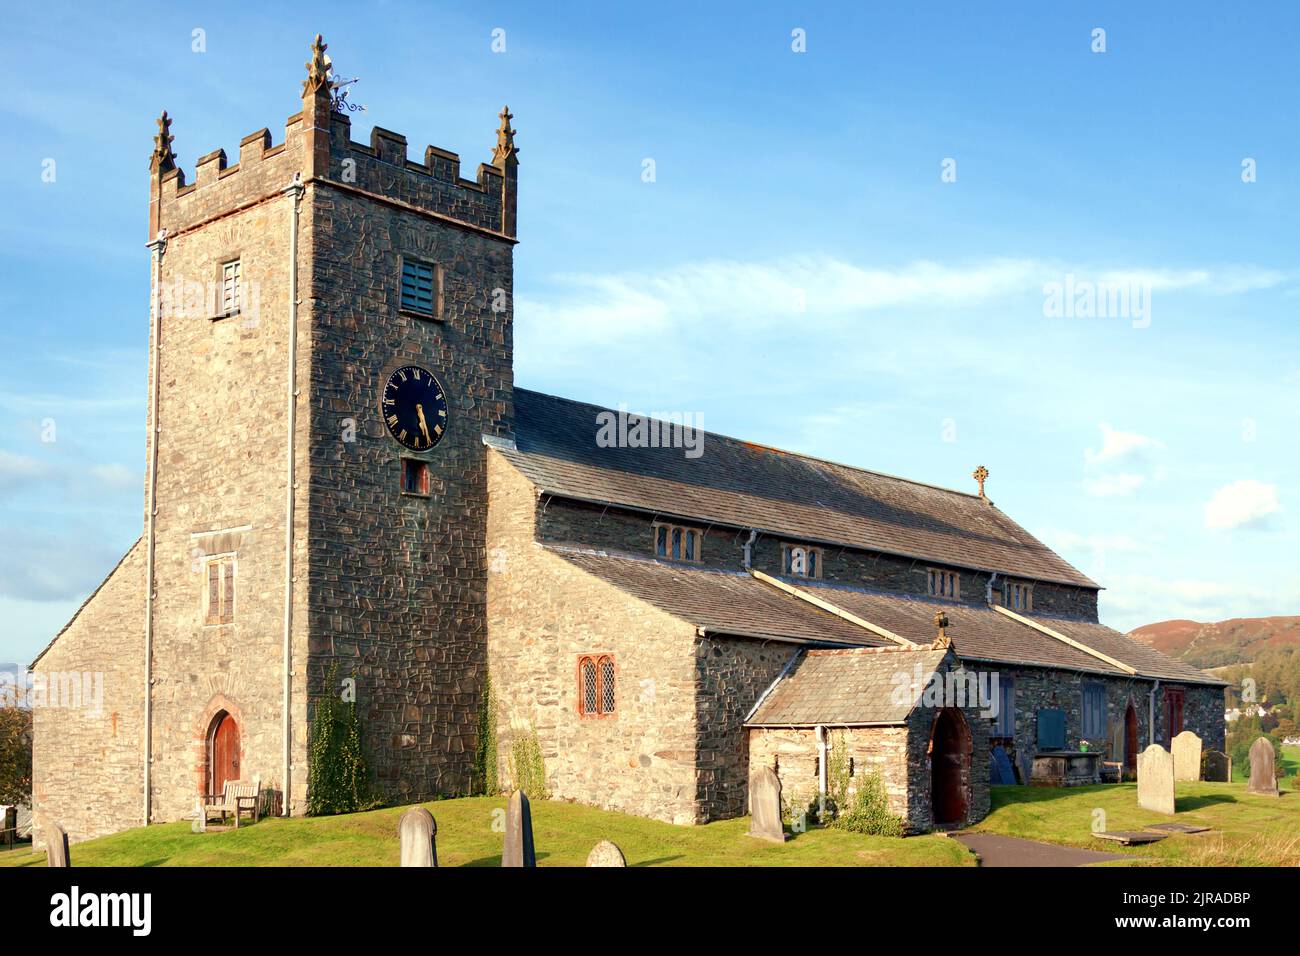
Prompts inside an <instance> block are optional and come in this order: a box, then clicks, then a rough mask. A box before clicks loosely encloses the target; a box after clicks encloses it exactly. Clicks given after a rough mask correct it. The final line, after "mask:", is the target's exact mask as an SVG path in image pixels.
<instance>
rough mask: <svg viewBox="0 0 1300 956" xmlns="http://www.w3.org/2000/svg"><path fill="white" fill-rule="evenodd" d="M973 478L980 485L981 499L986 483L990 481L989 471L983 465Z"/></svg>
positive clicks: (976, 470) (977, 469)
mask: <svg viewBox="0 0 1300 956" xmlns="http://www.w3.org/2000/svg"><path fill="white" fill-rule="evenodd" d="M971 477H972V478H974V479H975V480H976V481H978V482H979V483H980V497H981V498H983V497H984V482H986V481H988V477H989V470H988V469H987V468H985V467H984V466H983V465H980V466H979V467H978V468H976V469H975V471H974V473H973V474H972V475H971Z"/></svg>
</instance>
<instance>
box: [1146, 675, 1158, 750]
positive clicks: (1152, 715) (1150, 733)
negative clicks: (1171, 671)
mask: <svg viewBox="0 0 1300 956" xmlns="http://www.w3.org/2000/svg"><path fill="white" fill-rule="evenodd" d="M1158 690H1160V678H1158V677H1157V678H1156V682H1155V683H1154V684H1152V685H1151V696H1150V697H1149V698H1148V699H1147V745H1148V746H1150V745H1151V744H1153V743H1155V742H1156V691H1158Z"/></svg>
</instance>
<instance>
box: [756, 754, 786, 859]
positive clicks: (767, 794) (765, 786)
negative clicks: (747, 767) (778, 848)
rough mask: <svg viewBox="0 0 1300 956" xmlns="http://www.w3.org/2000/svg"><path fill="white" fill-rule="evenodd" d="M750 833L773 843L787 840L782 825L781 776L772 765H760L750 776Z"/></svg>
mask: <svg viewBox="0 0 1300 956" xmlns="http://www.w3.org/2000/svg"><path fill="white" fill-rule="evenodd" d="M749 835H750V836H752V837H758V838H759V839H760V840H771V841H772V842H773V843H784V842H785V827H783V826H781V778H780V777H778V776H777V775H776V771H775V770H773V769H772V768H771V767H760V768H759V769H758V770H757V771H756V772H755V773H753V774H751V775H750V778H749Z"/></svg>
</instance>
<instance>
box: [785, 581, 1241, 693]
mask: <svg viewBox="0 0 1300 956" xmlns="http://www.w3.org/2000/svg"><path fill="white" fill-rule="evenodd" d="M796 586H797V587H799V588H800V589H801V590H803V591H806V592H808V593H809V594H813V595H816V596H817V597H819V598H822V599H823V600H825V601H829V602H830V603H831V604H834V605H835V606H836V607H838V608H840V609H841V610H844V611H848V612H849V613H850V614H852V615H854V616H855V617H860V618H862V619H863V620H865V621H870V622H871V623H872V624H877V625H879V626H880V627H884V628H887V629H889V630H890V631H893V632H894V633H895V634H897V635H898V636H899V637H905V638H907V639H908V640H910V641H915V642H917V643H923V642H927V643H928V642H929V641H932V640H934V638H935V634H936V632H935V627H934V623H933V622H934V614H935V612H936V611H940V610H942V611H943V612H944V613H945V614H947V615H948V621H949V628H948V637H949V638H950V639H951V640H952V643H953V648H954V649H955V650H956V652H957V656H958V657H960V658H961V659H963V660H969V661H991V662H994V663H1003V664H1027V665H1031V666H1032V665H1037V666H1041V667H1059V668H1068V669H1071V670H1080V671H1090V672H1093V673H1097V674H1106V675H1111V676H1115V677H1127V676H1130V675H1129V674H1128V672H1127V671H1124V670H1122V669H1120V668H1118V667H1115V666H1114V665H1112V664H1108V663H1106V662H1105V661H1103V660H1100V659H1098V658H1096V657H1094V656H1093V655H1091V654H1088V653H1085V652H1084V651H1081V650H1079V649H1078V648H1075V647H1071V646H1070V645H1069V644H1066V643H1064V642H1063V641H1058V640H1057V639H1056V638H1054V637H1051V636H1050V635H1047V634H1044V633H1042V632H1041V631H1038V630H1035V629H1034V628H1032V627H1029V626H1028V625H1025V624H1021V623H1020V622H1019V621H1016V620H1014V619H1012V618H1009V617H1007V616H1006V615H1004V614H1000V613H998V612H997V611H995V610H993V609H992V608H989V607H985V606H976V605H969V604H953V603H951V602H948V601H935V600H931V599H927V598H910V597H902V596H899V595H895V594H885V593H882V592H879V591H870V590H866V589H860V588H851V587H842V586H837V585H832V584H819V583H817V582H812V581H801V582H799V583H798V584H797V585H796ZM1022 617H1025V618H1027V619H1028V620H1031V621H1036V622H1037V623H1039V624H1042V625H1043V626H1045V627H1048V628H1051V629H1052V630H1054V631H1057V632H1058V633H1061V634H1064V635H1065V636H1066V637H1068V638H1071V639H1073V640H1076V641H1078V642H1079V643H1081V644H1086V645H1087V646H1088V647H1091V648H1092V649H1093V650H1096V651H1100V652H1101V653H1102V654H1105V655H1106V656H1108V657H1111V658H1114V659H1115V660H1118V661H1122V662H1123V663H1125V664H1127V665H1128V666H1129V667H1132V668H1134V669H1135V670H1136V671H1137V672H1138V675H1137V676H1139V677H1159V678H1160V679H1162V680H1177V681H1181V682H1187V683H1198V684H1216V685H1222V684H1223V681H1220V680H1218V679H1216V678H1214V677H1211V676H1210V675H1209V674H1206V673H1204V672H1203V671H1199V670H1197V669H1196V668H1194V667H1192V666H1190V665H1188V664H1185V663H1183V662H1182V661H1178V660H1175V659H1173V658H1172V657H1167V656H1166V655H1164V654H1162V653H1160V652H1159V651H1157V650H1155V649H1154V648H1152V647H1149V646H1148V645H1146V644H1143V643H1142V642H1141V641H1137V640H1135V639H1133V638H1131V637H1129V636H1128V635H1126V634H1121V633H1120V632H1119V631H1116V630H1113V629H1111V628H1109V627H1106V626H1105V625H1104V624H1097V623H1093V622H1090V621H1079V620H1074V619H1066V618H1057V617H1047V616H1045V615H1032V614H1027V615H1022Z"/></svg>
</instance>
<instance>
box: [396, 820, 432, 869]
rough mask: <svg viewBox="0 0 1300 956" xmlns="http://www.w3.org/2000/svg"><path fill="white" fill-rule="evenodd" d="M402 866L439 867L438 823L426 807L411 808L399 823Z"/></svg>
mask: <svg viewBox="0 0 1300 956" xmlns="http://www.w3.org/2000/svg"><path fill="white" fill-rule="evenodd" d="M397 838H398V839H399V840H400V841H401V844H402V866H423V867H430V866H437V865H438V823H437V821H436V820H434V819H433V814H432V813H430V812H429V811H428V810H426V809H425V808H424V807H411V809H409V810H407V811H406V812H405V813H403V814H402V819H400V820H398V821H397Z"/></svg>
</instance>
